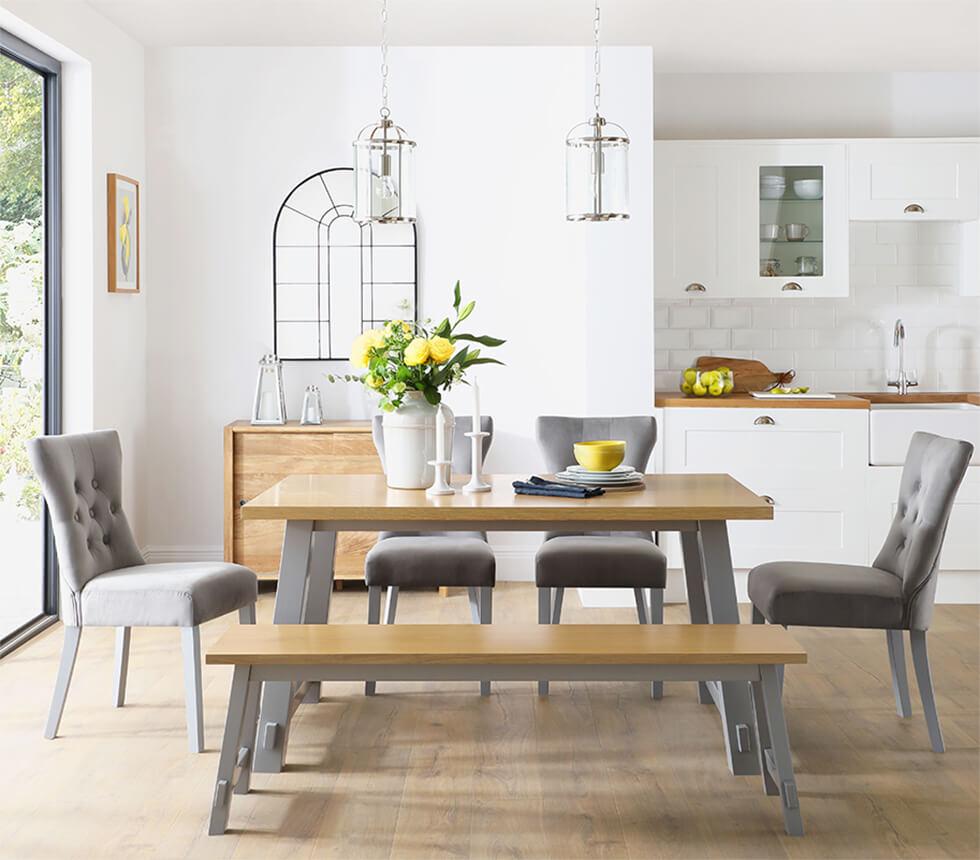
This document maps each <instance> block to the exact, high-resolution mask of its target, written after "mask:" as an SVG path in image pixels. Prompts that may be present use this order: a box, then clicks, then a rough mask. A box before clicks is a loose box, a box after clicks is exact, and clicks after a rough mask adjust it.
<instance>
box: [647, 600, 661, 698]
mask: <svg viewBox="0 0 980 860" xmlns="http://www.w3.org/2000/svg"><path fill="white" fill-rule="evenodd" d="M650 623H651V624H663V623H664V590H663V589H662V588H651V589H650ZM650 697H651V698H653V699H662V698H663V697H664V682H663V681H651V682H650Z"/></svg>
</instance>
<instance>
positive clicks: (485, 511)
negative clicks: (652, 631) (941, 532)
mask: <svg viewBox="0 0 980 860" xmlns="http://www.w3.org/2000/svg"><path fill="white" fill-rule="evenodd" d="M524 479H526V476H525V475H484V480H486V481H487V482H488V483H489V484H490V491H489V492H486V493H474V494H464V493H462V492H457V493H456V494H455V495H449V496H435V497H430V496H426V494H425V492H424V491H423V490H397V489H392V488H390V487H388V486H387V485H386V484H385V478H384V476H383V475H290V476H289V477H287V478H284V479H283V480H281V481H280V482H279V483H277V484H275V485H274V486H272V487H270V488H269V489H267V490H265V491H264V492H262V493H260V494H259V495H257V496H256V497H255V498H253V499H251V500H250V501H248V502H246V503H245V504H244V505H243V506H242V517H243V518H244V519H245V520H270V521H285V523H286V528H285V534H284V537H283V546H282V557H281V560H280V566H279V584H278V587H277V590H276V601H275V609H274V613H273V623H275V624H303V623H306V624H326V623H327V622H328V621H329V614H330V595H331V593H332V590H333V559H334V550H335V548H336V544H337V533H338V532H342V531H344V532H346V531H371V532H376V531H398V530H412V531H421V532H425V531H487V532H502V531H530V532H539V531H540V532H543V531H570V532H575V531H579V532H581V531H599V530H601V531H639V530H643V531H651V532H665V531H676V532H679V534H680V541H681V549H682V555H683V560H684V570H685V578H686V582H687V597H688V605H689V608H690V616H691V622H692V623H694V624H737V623H739V616H738V603H737V601H736V595H735V577H734V573H733V571H732V557H731V549H730V546H729V540H728V522H729V521H738V520H771V519H772V517H773V509H772V505H771V504H769V503H768V502H767V501H766V500H765V499H763V498H762V497H761V496H758V495H756V494H755V493H753V492H752V491H751V490H749V489H748V488H746V487H745V486H743V485H742V484H740V483H739V482H738V481H736V480H735V479H734V478H732V477H731V476H730V475H725V474H704V475H664V474H658V475H646V476H644V486H643V488H642V489H638V490H633V491H615V492H608V493H606V494H605V495H602V496H596V497H593V498H590V499H569V498H559V497H554V496H524V495H517V494H516V493H515V492H514V489H513V486H512V484H513V482H514V481H515V480H524ZM463 483H465V481H464V480H460V479H459V478H458V477H457V478H456V479H455V480H454V484H455V485H456V486H457V488H458V487H460V486H461V485H462V484H463ZM319 698H320V689H319V684H315V683H311V684H304V685H301V686H296V685H292V684H290V683H288V682H281V681H280V682H267V683H266V684H265V689H264V692H263V696H262V703H261V709H260V716H259V723H258V735H257V738H256V751H255V760H254V770H255V771H259V772H265V773H270V772H278V771H281V770H282V767H283V762H284V759H285V754H286V747H287V744H288V739H289V727H290V722H291V718H292V715H293V712H294V711H295V709H296V708H297V707H299V706H300V705H301V704H303V703H304V702H305V703H313V702H317V701H319ZM698 700H699V701H700V702H701V703H702V704H711V703H714V704H715V705H716V706H717V708H718V711H719V714H720V716H721V723H722V735H723V737H724V741H725V751H726V755H727V759H728V766H729V769H730V770H731V772H732V773H733V774H737V775H742V774H757V773H759V762H758V757H757V753H756V751H755V750H754V749H753V743H754V730H753V728H752V726H753V721H754V718H753V712H752V702H751V696H750V691H749V686H748V684H747V683H745V682H743V681H721V682H710V681H709V682H702V683H699V684H698ZM651 707H656V703H655V702H651Z"/></svg>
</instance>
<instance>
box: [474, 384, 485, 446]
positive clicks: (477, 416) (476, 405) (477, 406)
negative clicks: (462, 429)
mask: <svg viewBox="0 0 980 860" xmlns="http://www.w3.org/2000/svg"><path fill="white" fill-rule="evenodd" d="M482 429H483V427H482V426H481V424H480V383H479V382H477V381H476V380H475V379H474V380H473V427H472V430H473V432H474V433H479V432H480V431H481V430H482Z"/></svg>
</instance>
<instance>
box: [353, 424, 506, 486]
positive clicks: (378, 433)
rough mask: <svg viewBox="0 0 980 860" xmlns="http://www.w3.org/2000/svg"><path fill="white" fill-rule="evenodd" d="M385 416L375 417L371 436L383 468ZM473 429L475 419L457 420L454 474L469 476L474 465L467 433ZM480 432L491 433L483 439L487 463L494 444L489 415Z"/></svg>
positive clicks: (481, 425) (454, 441)
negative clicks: (491, 446) (383, 422)
mask: <svg viewBox="0 0 980 860" xmlns="http://www.w3.org/2000/svg"><path fill="white" fill-rule="evenodd" d="M383 420H384V416H383V415H375V416H374V419H373V421H372V424H371V435H372V437H373V438H374V447H375V448H376V449H377V451H378V457H379V458H380V459H381V468H382V469H383V468H384V465H385V431H384V424H382V421H383ZM472 428H473V419H472V417H470V416H469V415H465V416H461V417H457V418H456V429H455V431H454V432H453V455H452V459H453V474H455V475H468V474H469V473H470V470H471V468H472V463H473V448H472V443H471V442H470V439H469V437H468V436H466V435H465V434H466V433H469V432H470V430H471V429H472ZM480 432H482V433H489V434H490V435H489V436H484V437H483V461H484V462H486V459H487V454H488V453H490V445H491V443H492V442H493V418H492V417H491V416H489V415H481V416H480Z"/></svg>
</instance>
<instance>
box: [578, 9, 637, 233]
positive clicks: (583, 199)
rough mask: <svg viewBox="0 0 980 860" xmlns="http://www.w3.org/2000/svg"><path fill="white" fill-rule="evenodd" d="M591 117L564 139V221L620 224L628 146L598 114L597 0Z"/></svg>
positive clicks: (619, 130)
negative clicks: (593, 114) (593, 91)
mask: <svg viewBox="0 0 980 860" xmlns="http://www.w3.org/2000/svg"><path fill="white" fill-rule="evenodd" d="M592 29H593V44H594V51H595V54H594V67H595V93H594V95H593V98H592V100H593V103H594V104H595V116H594V117H592V119H590V120H587V121H586V122H580V123H579V124H578V125H577V126H575V127H574V128H573V129H572V130H571V131H570V132H569V133H568V136H567V137H566V138H565V218H566V219H567V220H569V221H623V220H626V219H627V218H629V217H630V212H629V170H628V166H629V145H630V139H629V137H628V136H627V134H626V131H625V130H624V129H623V127H622V126H619V125H616V123H614V122H607V121H606V120H605V119H604V118H603V117H602V115H601V114H600V113H599V0H596V3H595V19H594V20H593V22H592Z"/></svg>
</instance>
